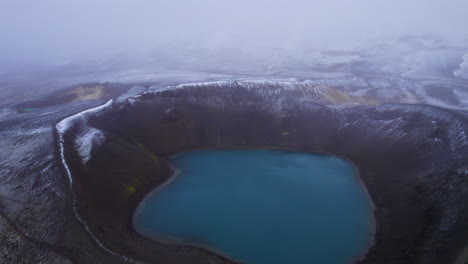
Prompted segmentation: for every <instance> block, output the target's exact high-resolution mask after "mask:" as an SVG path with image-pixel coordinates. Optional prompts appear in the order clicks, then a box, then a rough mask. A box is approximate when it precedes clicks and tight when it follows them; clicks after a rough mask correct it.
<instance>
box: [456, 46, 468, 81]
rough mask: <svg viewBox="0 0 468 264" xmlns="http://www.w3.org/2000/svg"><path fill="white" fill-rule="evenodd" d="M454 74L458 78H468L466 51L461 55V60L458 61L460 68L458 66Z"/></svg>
mask: <svg viewBox="0 0 468 264" xmlns="http://www.w3.org/2000/svg"><path fill="white" fill-rule="evenodd" d="M454 75H455V76H456V77H458V78H463V79H468V52H467V53H465V55H464V56H463V62H462V63H460V68H458V69H457V70H456V71H455V73H454Z"/></svg>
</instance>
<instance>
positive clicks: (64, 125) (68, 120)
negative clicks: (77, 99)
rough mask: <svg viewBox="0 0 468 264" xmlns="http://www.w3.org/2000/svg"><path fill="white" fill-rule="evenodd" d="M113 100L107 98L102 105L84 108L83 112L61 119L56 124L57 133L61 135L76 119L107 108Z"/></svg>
mask: <svg viewBox="0 0 468 264" xmlns="http://www.w3.org/2000/svg"><path fill="white" fill-rule="evenodd" d="M113 102H114V101H113V100H109V101H107V103H105V104H103V105H100V106H97V107H94V108H90V109H88V110H85V111H83V112H79V113H78V114H75V115H72V116H69V117H67V118H65V119H63V120H62V121H60V122H59V123H58V124H57V125H56V128H57V132H59V135H60V136H61V137H62V136H63V133H65V132H66V131H67V130H68V129H70V127H71V126H72V125H73V122H75V121H77V120H79V119H80V120H85V119H86V117H87V116H89V115H91V114H94V113H97V112H99V111H102V110H104V109H106V108H108V107H109V106H111V105H112V103H113ZM61 140H62V138H61Z"/></svg>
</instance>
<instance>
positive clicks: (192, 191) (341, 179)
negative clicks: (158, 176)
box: [134, 150, 373, 264]
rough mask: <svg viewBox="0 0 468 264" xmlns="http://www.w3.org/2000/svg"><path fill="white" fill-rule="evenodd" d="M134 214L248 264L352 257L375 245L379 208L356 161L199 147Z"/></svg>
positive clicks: (149, 225)
mask: <svg viewBox="0 0 468 264" xmlns="http://www.w3.org/2000/svg"><path fill="white" fill-rule="evenodd" d="M171 163H172V164H173V166H174V167H175V168H177V171H178V174H177V176H176V177H174V178H173V180H172V181H170V182H169V183H168V184H167V185H165V186H163V187H161V188H158V189H157V190H155V191H154V192H152V193H151V194H149V195H148V196H147V197H146V198H145V199H144V201H143V202H142V203H141V204H140V206H139V208H138V209H137V211H136V214H135V216H134V226H135V229H136V230H137V231H138V232H140V233H141V234H143V235H145V236H148V237H150V238H155V239H156V238H161V237H165V238H171V239H176V240H184V241H188V242H191V243H195V244H198V245H202V246H205V247H209V248H212V249H214V250H216V251H218V252H222V253H223V254H225V255H226V256H228V257H231V258H233V259H235V260H238V261H240V262H242V263H248V264H276V263H277V264H293V263H294V264H306V263H311V264H312V263H316V264H343V263H352V262H353V261H354V260H355V259H356V257H358V256H359V255H362V254H363V253H364V251H365V250H366V249H367V247H368V246H369V242H370V238H371V234H372V232H373V225H372V218H371V214H372V207H371V202H370V200H369V198H368V195H367V193H366V190H365V189H364V187H363V186H362V184H361V183H360V182H359V180H358V178H357V175H356V171H355V169H354V167H353V166H352V165H351V164H350V163H349V162H347V161H345V160H343V159H340V158H337V157H333V156H326V155H316V154H310V153H303V152H288V151H277V150H234V151H195V152H187V153H183V154H179V155H177V156H175V157H174V158H172V160H171Z"/></svg>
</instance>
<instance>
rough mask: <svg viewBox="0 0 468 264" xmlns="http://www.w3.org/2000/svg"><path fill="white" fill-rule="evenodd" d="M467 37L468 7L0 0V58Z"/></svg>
mask: <svg viewBox="0 0 468 264" xmlns="http://www.w3.org/2000/svg"><path fill="white" fill-rule="evenodd" d="M402 34H418V35H419V34H435V35H439V36H442V37H444V38H447V39H451V40H462V39H467V37H468V0H320V1H317V0H270V1H266V0H185V1H181V0H179V1H178V0H0V36H1V37H0V41H1V42H0V43H1V44H0V59H2V60H4V61H13V62H15V61H54V60H81V59H85V58H93V57H106V56H113V55H114V54H117V53H122V52H123V53H126V54H130V55H139V54H145V53H146V52H149V51H156V52H159V53H161V52H162V53H165V52H167V53H184V54H185V53H190V52H191V51H193V52H197V51H200V50H203V51H206V52H212V53H213V54H215V56H216V55H219V56H221V55H223V54H229V53H231V51H232V50H233V49H241V50H247V51H249V52H252V53H255V52H256V51H258V53H259V54H264V53H262V51H265V50H274V49H280V50H283V52H285V53H288V52H297V51H298V50H299V51H303V50H308V49H330V48H342V47H350V46H353V45H355V44H356V43H359V42H363V41H366V40H368V39H372V38H380V37H387V36H390V37H391V36H397V35H402Z"/></svg>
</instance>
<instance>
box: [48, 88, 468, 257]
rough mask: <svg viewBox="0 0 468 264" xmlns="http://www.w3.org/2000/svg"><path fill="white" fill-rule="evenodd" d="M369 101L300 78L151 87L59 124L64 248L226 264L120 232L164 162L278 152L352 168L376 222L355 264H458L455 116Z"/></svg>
mask: <svg viewBox="0 0 468 264" xmlns="http://www.w3.org/2000/svg"><path fill="white" fill-rule="evenodd" d="M378 98H381V97H378V96H376V100H374V101H373V103H372V105H371V104H369V100H368V99H367V100H363V99H362V98H360V97H358V96H352V95H350V94H349V93H347V92H346V91H340V90H339V89H332V88H330V87H327V86H324V85H318V84H317V83H316V82H307V81H305V82H293V81H290V82H277V81H274V82H271V81H270V82H264V81H261V82H258V81H257V82H255V81H229V82H212V83H198V84H189V85H179V86H173V87H164V86H151V87H149V88H148V89H147V90H146V91H145V92H143V93H141V94H138V95H135V96H130V97H122V98H120V99H119V100H117V101H115V102H112V101H109V102H108V103H107V104H106V105H104V106H103V107H101V108H98V109H95V111H94V110H90V111H88V112H87V113H84V114H81V115H80V114H79V115H78V116H74V117H72V118H69V119H65V120H63V121H61V122H60V123H58V125H57V137H58V139H59V143H58V151H59V153H61V155H63V158H64V166H65V169H66V170H67V171H66V172H67V174H68V175H69V176H70V179H72V184H71V185H70V187H71V189H68V190H66V193H68V196H67V197H71V198H70V199H71V201H70V203H69V204H68V205H67V206H69V208H71V209H70V210H71V212H70V213H71V214H74V215H75V217H76V218H78V219H79V222H80V224H81V225H82V226H83V227H84V230H86V232H87V233H88V234H89V235H90V236H87V238H86V239H84V238H83V239H80V238H74V239H75V240H74V241H75V243H78V244H81V245H82V246H81V247H83V248H87V247H93V246H94V248H95V249H96V248H97V249H99V248H100V250H101V251H103V252H107V253H105V254H107V255H109V256H115V258H118V259H120V260H121V261H129V262H148V263H229V260H228V259H225V258H223V257H222V256H217V255H215V254H213V253H210V252H208V251H205V250H202V249H198V248H196V247H192V246H190V245H189V244H183V245H166V244H162V243H158V242H156V241H150V240H148V239H146V238H144V237H143V236H141V235H140V234H138V233H136V232H135V231H134V229H133V227H132V215H133V211H134V209H135V207H136V205H137V204H138V203H139V202H140V201H141V199H142V198H143V197H144V196H145V194H147V193H148V192H149V191H150V190H152V189H153V188H155V187H156V186H158V185H159V184H161V183H163V182H164V181H166V180H167V179H168V178H169V177H170V175H171V169H170V167H169V165H168V163H167V158H168V157H169V156H170V155H171V154H174V153H177V152H181V151H185V150H191V149H202V148H217V149H227V148H278V149H294V150H301V151H312V152H321V153H330V154H334V155H338V156H342V157H345V158H347V159H349V160H350V161H352V162H353V163H354V164H355V165H356V166H357V168H358V169H359V175H360V177H361V179H362V181H363V183H364V184H365V186H366V188H367V190H368V192H369V194H370V196H371V198H372V200H373V202H374V205H375V211H374V216H375V219H376V224H377V230H376V236H375V244H374V245H373V247H372V248H371V249H370V250H369V252H368V253H367V255H366V258H365V259H364V260H362V261H361V263H363V264H364V263H434V264H438V263H457V264H458V263H464V261H465V260H464V259H463V257H462V256H463V255H464V256H466V254H464V253H463V252H464V249H465V248H466V246H467V245H466V243H467V242H466V236H467V234H468V226H467V224H466V223H468V204H467V203H466V198H467V195H468V169H467V165H468V137H467V135H466V132H467V131H468V129H467V128H468V123H467V122H468V119H467V116H466V115H465V114H463V112H460V111H458V110H448V109H444V108H440V107H436V106H429V105H422V104H416V102H412V103H413V104H401V103H396V102H397V101H401V100H396V99H395V102H385V101H379V100H377V99H378ZM86 232H85V233H81V234H82V235H83V236H85V235H84V234H86ZM67 239H70V238H67ZM93 240H94V242H93ZM88 243H91V244H88ZM96 245H98V247H96ZM101 254H102V253H101ZM76 257H77V259H76V262H77V263H88V262H84V261H83V259H81V256H76ZM115 258H113V257H112V258H110V259H103V260H102V261H100V262H99V263H116V262H115V261H116V259H115ZM90 263H91V262H90Z"/></svg>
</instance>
